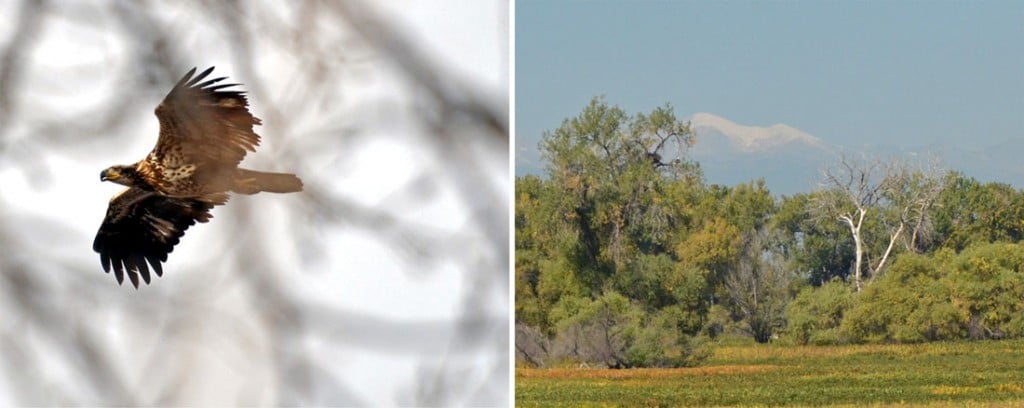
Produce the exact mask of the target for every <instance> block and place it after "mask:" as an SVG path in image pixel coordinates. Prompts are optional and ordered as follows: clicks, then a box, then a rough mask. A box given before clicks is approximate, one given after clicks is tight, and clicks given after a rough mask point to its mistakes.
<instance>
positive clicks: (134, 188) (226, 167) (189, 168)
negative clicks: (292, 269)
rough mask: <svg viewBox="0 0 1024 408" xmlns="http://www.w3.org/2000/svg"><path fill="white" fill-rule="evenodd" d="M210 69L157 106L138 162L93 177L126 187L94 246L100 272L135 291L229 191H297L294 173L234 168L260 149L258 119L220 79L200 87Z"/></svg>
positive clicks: (182, 84) (158, 270)
mask: <svg viewBox="0 0 1024 408" xmlns="http://www.w3.org/2000/svg"><path fill="white" fill-rule="evenodd" d="M212 71H213V67H210V68H209V69H207V70H205V71H203V72H202V73H200V74H199V75H196V76H195V77H193V75H194V74H195V72H196V69H195V68H193V69H192V70H190V71H189V72H188V73H187V74H185V76H184V77H182V78H181V80H180V81H178V83H177V84H176V85H175V86H174V88H173V89H171V92H170V93H168V94H167V96H166V97H165V98H164V100H163V102H161V103H160V105H159V106H157V108H156V112H155V113H156V116H157V119H158V120H159V121H160V136H159V138H158V139H157V143H156V146H155V147H154V148H153V151H151V152H150V153H149V154H148V155H147V156H146V158H145V159H143V160H140V161H139V162H137V163H135V164H132V165H120V166H111V167H109V168H107V169H106V170H103V172H102V173H100V179H101V180H102V181H113V182H115V183H118V184H123V185H125V186H128V189H126V190H124V191H122V192H121V193H119V194H118V195H116V196H114V197H113V198H111V200H110V205H109V207H108V209H107V216H106V218H104V220H103V225H101V226H100V230H99V232H98V233H97V234H96V240H95V241H94V242H93V250H95V251H96V252H98V253H99V254H100V263H101V264H102V265H103V270H104V271H107V272H110V269H111V268H113V269H114V275H115V277H116V278H117V282H118V283H119V284H120V283H121V282H123V280H124V275H125V274H127V275H128V277H129V279H130V280H131V282H132V284H133V285H134V286H135V287H136V288H137V287H138V285H139V277H140V276H141V277H142V280H143V281H144V282H146V283H147V284H148V283H149V281H150V274H149V269H150V267H152V269H153V271H154V272H155V273H156V275H157V276H160V275H161V274H162V273H163V270H162V267H161V265H160V263H161V262H163V261H166V260H167V254H168V253H170V252H171V251H172V250H173V248H174V245H176V244H177V243H178V241H179V240H180V238H181V237H182V236H183V235H184V234H185V230H186V229H188V227H189V226H191V225H193V224H195V223H196V222H206V221H208V220H209V219H210V218H212V216H211V215H210V210H211V209H212V208H213V206H215V205H221V204H224V203H225V202H227V199H228V192H236V193H241V194H255V193H258V192H261V191H267V192H273V193H289V192H296V191H301V190H302V181H301V180H299V178H298V177H296V176H295V175H294V174H287V173H267V172H260V171H253V170H246V169H242V168H239V167H238V164H239V163H240V162H241V161H242V159H243V158H245V155H246V153H248V152H253V151H256V146H258V145H259V143H260V137H259V135H257V134H256V133H255V132H254V131H253V126H255V125H259V124H260V120H259V119H258V118H256V117H254V116H253V115H252V114H251V113H249V110H248V105H249V103H248V100H246V98H245V95H244V93H243V92H242V91H238V90H230V89H228V88H231V87H233V86H237V85H238V84H219V85H218V83H219V82H220V81H223V80H224V79H225V78H223V77H221V78H214V79H210V80H207V81H205V82H201V81H203V80H204V79H205V78H206V77H207V76H208V75H209V74H210V72H212ZM147 263H148V264H149V266H147Z"/></svg>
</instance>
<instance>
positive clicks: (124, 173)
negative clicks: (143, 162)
mask: <svg viewBox="0 0 1024 408" xmlns="http://www.w3.org/2000/svg"><path fill="white" fill-rule="evenodd" d="M100 181H113V182H115V183H117V184H121V185H125V186H128V187H132V186H137V185H138V184H139V183H141V182H142V180H141V178H140V177H139V173H138V172H137V171H135V166H124V165H116V166H110V167H107V168H106V169H105V170H103V171H102V172H100Z"/></svg>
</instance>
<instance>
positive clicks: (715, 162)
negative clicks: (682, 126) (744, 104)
mask: <svg viewBox="0 0 1024 408" xmlns="http://www.w3.org/2000/svg"><path fill="white" fill-rule="evenodd" d="M690 127H691V129H693V131H694V134H695V136H696V139H697V141H696V144H695V145H694V146H693V148H691V149H690V151H689V154H690V156H691V157H692V158H693V159H694V160H697V161H698V162H699V163H700V166H701V168H702V169H703V170H704V176H705V178H706V179H707V181H708V182H709V183H713V184H723V185H736V184H739V183H746V182H749V181H753V180H756V179H758V178H764V179H765V184H766V185H767V187H768V188H769V189H770V190H771V191H772V192H773V193H777V194H794V193H797V192H801V191H809V190H811V189H813V188H814V187H815V186H816V183H817V180H818V179H819V178H820V174H821V173H820V169H821V167H822V165H824V164H825V163H826V162H827V161H828V160H829V158H830V157H832V151H833V149H832V148H831V147H829V146H828V145H827V144H826V143H825V142H824V141H822V140H821V139H819V138H817V137H815V136H813V135H811V134H809V133H807V132H804V131H802V130H800V129H797V128H795V127H792V126H789V125H786V124H781V123H777V124H774V125H770V126H750V125H742V124H738V123H736V122H733V121H731V120H729V119H726V118H723V117H720V116H717V115H714V114H710V113H697V114H694V115H693V117H692V118H691V119H690Z"/></svg>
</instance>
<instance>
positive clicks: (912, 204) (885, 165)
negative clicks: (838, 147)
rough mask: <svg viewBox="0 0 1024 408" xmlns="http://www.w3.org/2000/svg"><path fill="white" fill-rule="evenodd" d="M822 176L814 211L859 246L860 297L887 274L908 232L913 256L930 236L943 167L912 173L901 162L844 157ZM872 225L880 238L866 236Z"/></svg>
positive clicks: (855, 275) (856, 253) (857, 283)
mask: <svg viewBox="0 0 1024 408" xmlns="http://www.w3.org/2000/svg"><path fill="white" fill-rule="evenodd" d="M822 173H823V182H822V191H821V192H820V194H818V195H816V198H815V202H814V211H815V212H816V214H817V215H818V217H819V219H822V220H823V219H829V218H832V219H838V220H839V221H840V222H842V223H843V225H845V226H846V227H847V228H848V229H849V231H850V235H851V237H852V238H853V242H854V265H853V278H854V284H855V287H856V289H857V291H860V290H861V289H862V288H863V285H864V280H865V278H867V279H871V278H874V277H875V276H876V275H878V274H880V273H881V272H882V271H883V270H884V269H885V267H886V266H887V264H888V262H889V260H890V258H891V256H892V253H893V249H894V247H895V246H896V244H897V243H898V242H900V240H901V239H904V234H907V233H908V229H909V234H911V235H912V236H911V237H910V239H909V240H908V244H907V247H908V248H909V249H911V250H913V248H915V247H916V245H917V242H918V239H919V237H920V236H922V235H923V234H924V233H925V231H926V229H927V226H928V225H929V219H928V216H929V210H930V209H931V208H932V207H933V206H934V204H935V201H936V200H937V199H938V196H939V192H941V188H942V187H941V185H942V183H941V181H940V180H939V175H938V174H939V172H938V166H937V165H934V164H931V165H929V166H922V167H920V168H919V169H916V170H911V167H910V166H909V164H908V163H907V162H906V161H902V160H897V159H893V160H889V161H883V160H881V159H879V158H872V157H868V156H861V157H859V158H857V157H853V156H851V155H848V154H841V155H840V156H839V158H838V163H837V164H836V165H835V166H833V167H830V168H826V169H825V170H823V172H822ZM868 223H875V224H877V225H878V228H879V230H880V231H878V235H879V236H877V237H876V236H875V234H869V233H867V230H866V229H865V227H866V225H867V224H868ZM875 239H881V241H877V242H876V241H875ZM868 241H872V242H868ZM879 244H880V245H879ZM883 248H884V249H883ZM877 251H880V253H878V252H877ZM865 275H866V277H865Z"/></svg>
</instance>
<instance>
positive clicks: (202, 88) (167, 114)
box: [145, 67, 260, 179]
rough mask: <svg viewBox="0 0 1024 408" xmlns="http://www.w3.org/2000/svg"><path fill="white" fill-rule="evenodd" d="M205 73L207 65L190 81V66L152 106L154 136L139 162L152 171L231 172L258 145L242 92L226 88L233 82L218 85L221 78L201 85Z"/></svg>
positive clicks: (222, 78)
mask: <svg viewBox="0 0 1024 408" xmlns="http://www.w3.org/2000/svg"><path fill="white" fill-rule="evenodd" d="M211 71H213V67H210V68H208V69H207V70H205V71H203V72H201V73H200V74H199V75H196V76H194V77H193V75H194V74H195V72H196V69H195V68H192V70H190V71H188V73H186V74H185V76H183V77H182V78H181V80H180V81H178V83H177V84H176V85H175V86H174V88H173V89H171V92H169V93H168V94H167V96H166V97H164V100H163V102H161V103H160V105H159V106H157V107H156V117H157V119H159V121H160V137H159V138H158V139H157V142H156V146H155V147H154V148H153V151H152V152H151V153H150V155H149V156H148V157H147V158H146V160H145V161H146V162H149V163H150V164H151V165H152V167H153V168H154V169H170V168H176V167H179V166H187V165H192V166H197V167H205V168H207V169H210V170H212V169H217V168H230V169H234V168H235V167H237V166H238V163H240V162H241V161H242V159H243V158H244V157H245V155H246V153H247V152H252V151H255V150H256V146H258V145H259V144H260V136H259V135H257V134H256V133H255V132H254V131H253V126H254V125H259V124H260V120H259V118H256V117H254V116H253V115H252V114H251V113H249V109H248V105H249V102H248V100H247V99H246V97H245V93H244V92H243V91H237V90H227V89H226V88H230V87H232V86H237V85H238V84H219V85H218V84H217V83H218V82H220V81H222V80H224V79H225V78H224V77H221V78H214V79H210V80H207V81H205V82H201V81H203V80H204V79H206V77H207V76H209V75H210V72H211ZM161 176H162V177H163V178H166V179H173V177H172V176H171V175H161Z"/></svg>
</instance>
